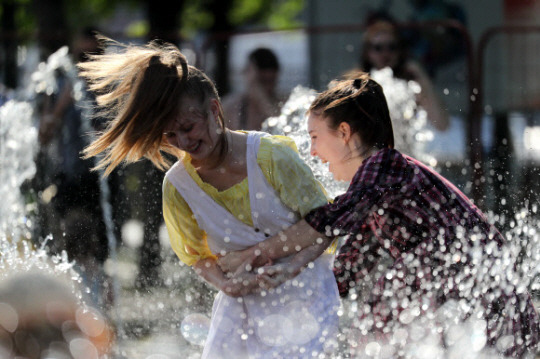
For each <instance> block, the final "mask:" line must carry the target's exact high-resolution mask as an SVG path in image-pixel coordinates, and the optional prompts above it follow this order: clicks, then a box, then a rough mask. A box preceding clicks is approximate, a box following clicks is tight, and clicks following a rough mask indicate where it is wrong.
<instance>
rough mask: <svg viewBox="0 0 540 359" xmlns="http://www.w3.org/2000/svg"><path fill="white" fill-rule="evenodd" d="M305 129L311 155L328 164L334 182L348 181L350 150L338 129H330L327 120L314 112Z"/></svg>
mask: <svg viewBox="0 0 540 359" xmlns="http://www.w3.org/2000/svg"><path fill="white" fill-rule="evenodd" d="M307 127H308V133H309V137H310V138H311V155H312V156H317V157H319V158H320V159H321V161H322V162H323V163H328V164H329V170H330V172H331V173H332V174H333V175H334V179H335V180H337V181H350V180H351V179H352V177H351V176H350V172H351V169H350V165H351V164H350V162H349V160H350V158H351V150H350V147H349V145H348V143H347V141H346V140H345V137H344V136H343V133H342V132H341V131H340V130H339V128H338V129H336V130H334V129H332V128H330V127H329V126H328V121H327V119H326V118H325V117H323V116H321V115H320V114H317V113H316V112H310V114H309V117H308V123H307ZM353 173H354V172H353Z"/></svg>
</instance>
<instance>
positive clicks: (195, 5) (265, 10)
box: [181, 0, 305, 38]
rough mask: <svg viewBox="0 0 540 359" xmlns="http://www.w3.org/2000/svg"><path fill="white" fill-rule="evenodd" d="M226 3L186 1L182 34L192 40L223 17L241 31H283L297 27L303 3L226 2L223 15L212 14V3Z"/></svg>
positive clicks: (284, 0) (299, 0)
mask: <svg viewBox="0 0 540 359" xmlns="http://www.w3.org/2000/svg"><path fill="white" fill-rule="evenodd" d="M215 1H225V0H186V5H185V8H184V11H183V13H182V15H181V16H182V19H181V24H182V28H181V30H182V34H183V35H184V36H185V37H188V38H189V37H191V36H192V35H193V34H195V33H197V32H198V31H201V30H209V29H211V28H212V26H213V24H214V23H215V21H216V19H215V16H225V17H226V21H227V22H228V23H229V24H230V25H231V27H233V28H235V29H237V30H242V29H260V28H264V29H270V30H283V29H287V28H291V27H295V26H298V25H299V22H298V19H297V18H298V15H299V14H300V12H301V11H302V9H303V8H304V5H305V0H229V1H228V2H229V3H230V5H229V11H228V12H227V13H226V14H214V13H212V11H211V10H210V9H211V8H212V6H211V5H212V3H213V2H215Z"/></svg>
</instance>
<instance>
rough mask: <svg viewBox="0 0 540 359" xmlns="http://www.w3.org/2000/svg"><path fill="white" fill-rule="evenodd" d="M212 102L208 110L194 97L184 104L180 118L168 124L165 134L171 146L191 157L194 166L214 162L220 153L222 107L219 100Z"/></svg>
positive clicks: (185, 100)
mask: <svg viewBox="0 0 540 359" xmlns="http://www.w3.org/2000/svg"><path fill="white" fill-rule="evenodd" d="M208 102H209V104H208V105H206V106H205V105H203V104H201V103H200V102H199V101H197V100H196V99H194V98H192V97H186V98H183V99H182V100H180V111H179V114H178V116H176V118H174V119H173V120H172V121H170V122H169V124H167V126H166V127H165V131H164V133H163V137H164V139H165V140H166V141H167V142H168V143H169V144H170V145H171V146H174V147H176V148H178V149H180V150H182V151H184V152H187V153H188V154H189V155H190V156H191V158H192V163H193V164H194V165H195V164H197V163H202V162H204V161H207V160H214V156H218V154H217V153H218V152H219V151H215V150H216V148H217V147H218V144H219V142H220V140H221V138H222V136H223V130H222V129H221V127H220V125H219V123H218V120H217V119H218V115H219V103H218V101H217V100H216V99H210V100H209V101H208ZM206 107H207V108H206Z"/></svg>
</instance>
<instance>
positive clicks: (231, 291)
mask: <svg viewBox="0 0 540 359" xmlns="http://www.w3.org/2000/svg"><path fill="white" fill-rule="evenodd" d="M249 267H251V264H248V263H247V262H245V263H243V264H242V265H241V266H240V267H239V268H238V269H237V271H236V272H235V273H234V275H233V276H232V277H229V276H227V275H226V274H225V273H224V272H223V271H222V270H221V268H220V267H219V266H218V264H217V262H216V260H214V259H211V258H209V259H202V260H199V261H198V262H197V263H195V264H194V265H193V268H194V269H195V272H196V273H197V274H198V275H199V276H200V277H201V278H203V279H204V280H205V281H206V282H208V283H210V284H211V285H213V286H214V287H216V288H217V289H218V290H220V291H222V292H223V293H225V294H226V295H228V296H230V297H241V296H245V295H248V294H252V293H254V292H256V291H257V290H259V289H260V288H259V283H258V281H257V276H256V274H254V273H251V272H250V268H249Z"/></svg>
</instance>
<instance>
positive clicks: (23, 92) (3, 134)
mask: <svg viewBox="0 0 540 359" xmlns="http://www.w3.org/2000/svg"><path fill="white" fill-rule="evenodd" d="M58 70H61V71H63V72H64V73H65V74H66V75H67V76H68V77H69V78H70V79H71V80H72V81H73V83H74V86H73V93H74V98H75V99H76V100H77V101H82V100H83V97H84V96H83V92H82V86H81V84H80V81H77V80H76V72H75V68H74V66H73V64H72V62H71V60H70V58H69V56H68V49H67V47H63V48H61V49H60V50H58V51H57V52H56V53H54V54H53V55H51V56H50V57H49V59H48V61H47V62H44V63H41V64H39V67H38V69H37V70H36V71H35V72H34V73H33V74H32V76H31V81H30V83H29V84H28V85H27V86H26V87H25V88H22V89H18V90H17V92H16V93H15V96H14V98H13V99H12V100H10V101H8V102H6V103H5V104H4V105H3V106H1V107H0V198H2V206H0V281H1V280H7V279H9V278H11V277H12V276H13V275H15V274H18V273H41V274H43V273H44V274H48V275H50V276H52V277H59V278H60V277H62V278H66V277H67V278H70V279H71V284H72V286H71V289H72V292H73V294H74V296H75V297H76V298H78V300H79V301H80V303H79V304H81V305H85V302H86V301H88V300H89V297H88V294H89V293H88V289H87V288H84V286H83V285H82V282H83V280H82V277H81V276H80V275H79V273H78V272H77V271H75V270H74V268H73V265H74V263H73V262H70V261H69V260H68V257H67V253H66V252H65V251H63V252H61V253H60V254H59V255H54V256H50V255H49V254H48V253H47V251H46V249H45V246H46V244H47V243H48V242H49V241H52V240H54V239H53V238H52V237H51V236H48V237H47V238H46V239H45V240H44V241H43V243H42V244H41V246H40V247H38V248H35V243H34V241H33V238H31V237H32V234H31V233H32V229H33V226H34V223H33V222H32V218H33V217H32V216H31V215H30V214H29V211H30V210H32V208H31V206H30V205H28V204H26V203H25V202H26V201H25V198H24V197H23V195H22V193H21V186H23V184H24V183H25V181H28V180H30V179H31V178H32V177H33V176H34V175H35V174H36V163H35V158H36V154H37V150H38V141H37V137H38V129H37V123H38V119H37V106H38V103H39V100H38V95H39V94H47V95H53V94H56V93H57V92H58V85H57V81H56V76H55V72H56V71H58Z"/></svg>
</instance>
